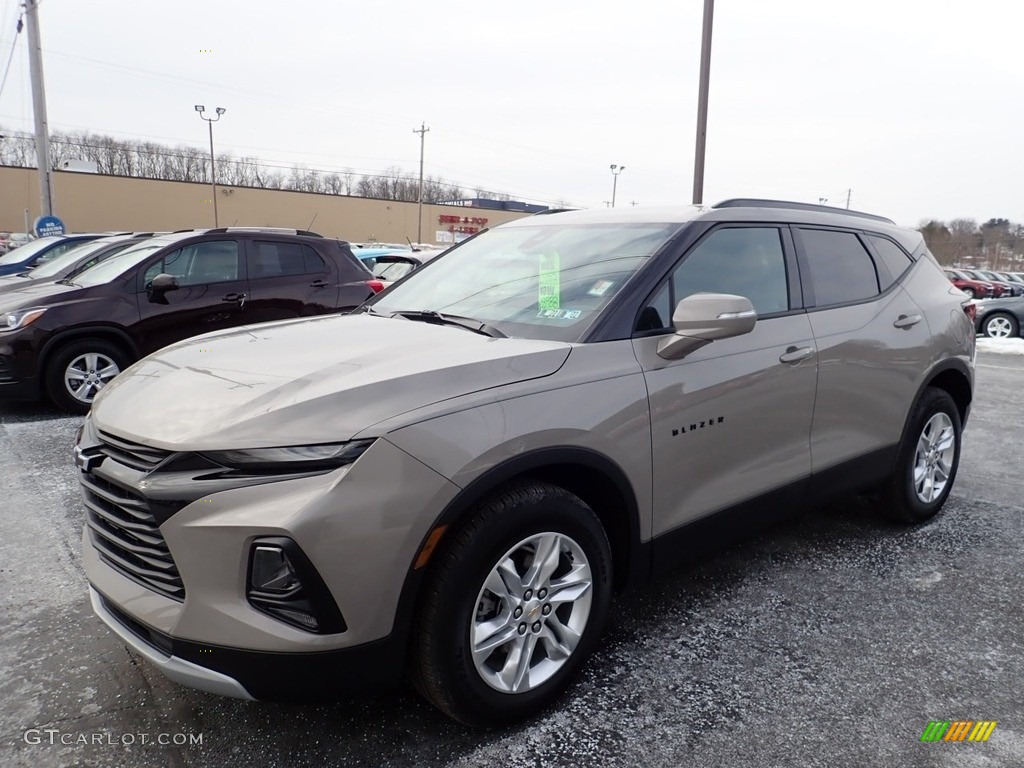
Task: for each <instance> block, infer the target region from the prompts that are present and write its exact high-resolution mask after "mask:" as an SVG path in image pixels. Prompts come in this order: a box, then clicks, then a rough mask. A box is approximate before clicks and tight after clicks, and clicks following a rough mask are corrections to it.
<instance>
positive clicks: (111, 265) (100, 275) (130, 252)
mask: <svg viewBox="0 0 1024 768" xmlns="http://www.w3.org/2000/svg"><path fill="white" fill-rule="evenodd" d="M165 245H167V243H155V242H153V241H152V240H147V241H146V242H144V243H139V244H138V245H133V246H132V247H131V248H126V249H125V250H123V251H121V252H120V253H119V254H117V255H116V256H111V257H110V258H109V259H104V260H103V261H101V262H99V263H98V264H94V265H93V266H91V267H89V268H88V269H86V270H85V271H83V272H81V273H80V274H78V275H75V277H74V278H73V279H74V282H75V285H82V286H87V285H102V284H103V283H109V282H110V281H111V280H113V279H114V278H115V277H117V276H119V275H121V274H123V273H124V272H125V271H126V270H129V269H131V268H132V267H135V266H138V265H139V264H140V263H141V262H143V261H145V260H146V258H147V257H148V256H150V255H151V254H152V253H153V251H156V250H158V249H160V248H163V247H164V246H165Z"/></svg>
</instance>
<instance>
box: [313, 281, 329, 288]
mask: <svg viewBox="0 0 1024 768" xmlns="http://www.w3.org/2000/svg"><path fill="white" fill-rule="evenodd" d="M309 287H310V288H326V287H327V281H326V280H314V281H313V282H312V283H310V284H309Z"/></svg>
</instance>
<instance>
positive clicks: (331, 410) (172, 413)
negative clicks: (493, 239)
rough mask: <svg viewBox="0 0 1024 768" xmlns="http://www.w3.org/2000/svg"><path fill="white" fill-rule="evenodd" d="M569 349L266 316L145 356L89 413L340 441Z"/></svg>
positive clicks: (235, 437)
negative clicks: (277, 319) (264, 320)
mask: <svg viewBox="0 0 1024 768" xmlns="http://www.w3.org/2000/svg"><path fill="white" fill-rule="evenodd" d="M570 349H571V346H570V345H569V344H566V343H563V342H553V341H535V340H528V339H495V338H490V337H487V336H483V335H480V334H477V333H474V332H472V331H467V330H465V329H462V328H458V327H453V326H439V325H433V324H429V323H423V322H416V321H411V320H403V319H399V318H388V317H371V316H369V315H365V314H360V315H341V316H331V317H325V318H314V319H300V320H288V321H283V322H278V323H265V324H261V325H252V326H246V327H242V328H236V329H233V330H230V331H225V332H219V333H213V334H207V335H205V336H200V337H196V338H194V339H189V340H187V341H184V342H180V343H178V344H174V345H172V346H169V347H165V348H164V349H162V350H160V351H158V352H156V353H155V354H152V355H150V356H149V357H147V358H144V359H143V360H141V361H139V362H138V363H136V364H135V365H133V366H132V367H131V368H129V369H128V370H127V371H125V372H124V373H123V374H121V375H120V376H118V377H117V378H115V379H114V380H113V381H112V382H111V383H110V384H108V385H107V386H106V387H105V388H104V389H103V391H102V392H100V394H99V395H98V396H97V398H96V400H95V402H94V403H93V407H92V414H93V419H94V422H95V424H96V426H97V427H98V428H99V429H101V430H106V431H109V432H111V433H113V434H115V435H118V436H120V437H123V438H127V439H129V440H134V441H137V442H144V443H146V444H148V445H153V446H155V447H158V448H164V449H168V450H204V449H205V450H214V449H223V448H257V447H269V446H287V445H302V444H313V443H325V442H340V441H344V440H349V439H351V438H352V437H353V436H355V435H357V434H358V433H360V432H362V431H364V430H366V429H368V428H369V427H372V426H373V425H374V424H377V423H378V422H380V421H383V420H384V419H390V418H392V417H394V416H398V415H400V414H402V413H405V412H408V411H412V410H414V409H417V408H421V407H423V406H427V405H430V404H433V403H436V402H440V401H442V400H446V399H449V398H454V397H460V396H462V395H466V394H470V393H472V392H477V391H479V390H483V389H489V388H491V387H499V386H503V385H507V384H512V383H515V382H519V381H526V380H528V379H534V378H540V377H542V376H549V375H551V374H552V373H554V372H555V371H557V370H558V369H559V368H560V367H561V365H562V364H563V363H564V362H565V360H566V358H567V357H568V356H569V351H570Z"/></svg>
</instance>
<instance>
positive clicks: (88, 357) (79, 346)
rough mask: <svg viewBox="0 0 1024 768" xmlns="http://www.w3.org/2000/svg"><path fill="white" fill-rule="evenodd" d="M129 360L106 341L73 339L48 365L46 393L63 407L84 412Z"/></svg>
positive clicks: (67, 409)
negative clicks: (74, 340)
mask: <svg viewBox="0 0 1024 768" xmlns="http://www.w3.org/2000/svg"><path fill="white" fill-rule="evenodd" d="M128 363H129V360H128V356H127V355H126V354H125V353H124V352H123V351H122V350H121V349H120V348H119V347H117V346H116V345H114V344H111V343H110V342H109V341H103V340H102V339H86V340H84V341H76V342H74V343H72V344H69V345H68V346H66V347H64V348H63V349H61V350H60V351H58V352H57V353H56V354H55V355H54V356H53V358H52V359H51V360H50V362H49V363H48V364H47V370H46V390H47V393H48V394H49V395H50V398H51V399H52V400H53V402H54V403H55V404H56V405H57V406H58V407H60V408H62V409H63V410H65V411H68V412H69V413H85V412H87V411H88V410H89V408H90V407H91V406H92V401H93V399H94V398H95V397H96V395H97V393H99V391H100V390H101V389H103V387H105V386H106V385H107V384H109V383H110V381H111V380H112V379H113V378H114V377H115V376H117V375H118V374H119V373H120V372H121V371H123V370H124V369H125V368H126V367H128Z"/></svg>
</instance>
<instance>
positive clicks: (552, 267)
mask: <svg viewBox="0 0 1024 768" xmlns="http://www.w3.org/2000/svg"><path fill="white" fill-rule="evenodd" d="M537 267H538V277H539V280H538V281H537V308H538V309H559V308H560V305H561V298H562V297H561V292H560V290H559V286H558V277H559V274H561V270H560V269H559V268H558V252H557V251H554V252H552V253H542V254H541V255H540V263H539V264H538V265H537Z"/></svg>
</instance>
